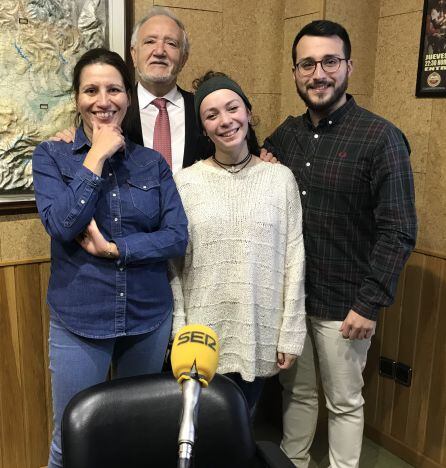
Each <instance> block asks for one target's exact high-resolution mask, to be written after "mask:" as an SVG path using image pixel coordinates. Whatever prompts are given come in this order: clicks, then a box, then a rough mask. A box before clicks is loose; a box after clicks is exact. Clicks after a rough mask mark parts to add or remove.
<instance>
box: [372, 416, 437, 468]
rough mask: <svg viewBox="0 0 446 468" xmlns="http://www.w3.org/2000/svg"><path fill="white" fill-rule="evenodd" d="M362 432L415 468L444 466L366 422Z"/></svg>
mask: <svg viewBox="0 0 446 468" xmlns="http://www.w3.org/2000/svg"><path fill="white" fill-rule="evenodd" d="M364 434H365V435H366V436H367V437H368V438H369V439H371V440H373V442H376V443H377V444H379V445H381V446H382V447H384V448H385V449H386V450H388V451H389V452H392V453H393V454H395V455H396V456H397V457H400V458H401V459H403V460H404V461H406V462H407V463H410V464H411V465H413V466H414V467H416V468H446V465H441V464H440V463H438V462H436V461H434V460H432V459H431V458H429V457H426V456H425V455H423V454H422V453H419V452H416V451H415V450H413V449H412V448H410V447H408V446H407V445H405V444H403V443H402V442H401V441H399V440H397V439H395V438H394V437H392V436H391V435H389V434H383V433H382V432H379V431H378V430H377V429H376V428H374V427H372V426H369V425H368V424H366V425H365V427H364Z"/></svg>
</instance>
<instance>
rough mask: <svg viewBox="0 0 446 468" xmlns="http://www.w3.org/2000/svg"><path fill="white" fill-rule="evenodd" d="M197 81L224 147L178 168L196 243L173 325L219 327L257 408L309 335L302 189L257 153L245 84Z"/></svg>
mask: <svg viewBox="0 0 446 468" xmlns="http://www.w3.org/2000/svg"><path fill="white" fill-rule="evenodd" d="M194 85H195V88H196V94H195V111H196V114H197V120H198V122H199V125H200V126H201V128H202V130H203V132H204V134H205V135H207V136H208V137H209V138H210V140H211V141H212V142H213V143H214V145H215V154H214V156H212V157H210V158H208V159H206V160H204V161H199V162H197V163H195V164H194V165H193V166H191V167H189V168H187V169H184V170H182V171H180V172H178V173H177V174H176V176H175V181H176V183H177V188H178V191H179V193H180V195H181V199H182V201H183V205H184V208H185V211H186V214H187V217H188V220H189V245H188V248H187V251H186V256H185V257H184V258H183V259H181V260H180V261H178V262H175V263H173V265H172V274H173V278H172V282H171V284H172V290H173V294H174V304H175V305H174V325H173V327H174V328H173V332H174V333H175V332H176V331H178V329H179V328H181V327H182V326H184V325H186V324H190V323H200V324H204V325H208V326H210V327H211V328H213V329H214V330H215V331H216V333H217V335H218V336H219V338H220V345H221V348H220V359H219V367H218V372H219V373H222V374H226V375H228V376H229V377H230V378H232V379H233V380H234V381H235V382H236V383H237V384H238V385H239V386H240V388H241V389H242V391H243V393H244V395H245V397H246V399H247V402H248V405H249V407H250V410H251V413H252V414H253V411H254V408H255V405H256V402H257V401H258V399H259V397H260V393H261V390H262V387H263V382H264V378H265V377H269V376H272V375H274V374H276V373H277V372H279V370H280V369H287V368H288V367H290V366H291V365H292V364H293V362H294V360H295V359H296V357H297V356H298V355H300V354H301V352H302V347H303V343H304V338H305V334H306V327H305V293H304V279H305V268H304V262H305V256H304V244H303V239H302V209H301V204H300V198H299V191H298V187H297V184H296V181H295V178H294V176H293V174H292V172H291V171H290V170H289V169H288V168H286V167H284V166H282V165H280V164H270V163H266V162H263V161H261V160H260V158H259V157H258V156H257V154H259V147H258V144H257V140H256V137H255V133H254V131H253V129H252V126H251V103H250V102H249V100H248V98H247V97H246V95H245V94H244V92H243V91H242V89H241V88H240V86H239V85H238V84H237V83H235V82H234V81H233V80H231V79H230V78H229V77H228V76H226V75H224V74H222V73H215V72H208V73H207V74H206V75H204V76H203V77H202V78H199V79H198V80H195V82H194Z"/></svg>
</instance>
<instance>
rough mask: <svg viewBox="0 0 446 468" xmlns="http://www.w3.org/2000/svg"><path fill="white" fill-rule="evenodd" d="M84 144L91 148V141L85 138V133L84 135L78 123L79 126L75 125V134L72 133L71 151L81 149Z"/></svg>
mask: <svg viewBox="0 0 446 468" xmlns="http://www.w3.org/2000/svg"><path fill="white" fill-rule="evenodd" d="M84 146H88V147H89V148H91V143H90V140H89V139H88V138H87V135H85V132H84V129H83V127H82V124H81V125H79V127H77V129H76V134H75V135H74V141H73V152H76V151H80V150H82V149H83V148H84Z"/></svg>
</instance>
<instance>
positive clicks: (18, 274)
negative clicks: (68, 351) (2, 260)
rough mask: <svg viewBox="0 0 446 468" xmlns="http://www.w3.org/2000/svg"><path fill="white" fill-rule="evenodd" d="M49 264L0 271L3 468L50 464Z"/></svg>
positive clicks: (0, 466) (0, 454) (0, 465)
mask: <svg viewBox="0 0 446 468" xmlns="http://www.w3.org/2000/svg"><path fill="white" fill-rule="evenodd" d="M48 278H49V261H48V260H45V261H33V262H30V263H26V262H25V263H21V264H16V265H6V266H0V334H1V336H0V468H37V467H40V466H43V465H46V463H47V461H48V443H49V437H50V430H51V428H50V426H51V422H50V421H51V397H50V394H51V390H50V380H49V373H48V346H47V342H48V313H47V308H46V301H45V296H46V289H47V284H48Z"/></svg>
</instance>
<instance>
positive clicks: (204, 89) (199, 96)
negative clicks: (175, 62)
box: [194, 75, 252, 129]
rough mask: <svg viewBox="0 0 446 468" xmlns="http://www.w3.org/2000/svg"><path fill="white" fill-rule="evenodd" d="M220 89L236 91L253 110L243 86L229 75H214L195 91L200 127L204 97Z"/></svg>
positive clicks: (196, 114) (196, 113)
mask: <svg viewBox="0 0 446 468" xmlns="http://www.w3.org/2000/svg"><path fill="white" fill-rule="evenodd" d="M219 89H230V90H231V91H234V93H236V94H238V95H239V96H240V97H241V98H242V99H243V102H244V103H245V104H246V107H247V108H248V109H249V110H251V108H252V106H251V103H250V102H249V99H248V98H247V97H246V95H245V93H244V92H243V91H242V88H240V86H239V85H238V84H237V83H236V82H235V81H233V80H231V78H228V77H227V76H220V75H217V76H213V77H212V78H209V79H208V80H206V81H204V82H203V83H202V84H201V85H200V87H199V88H198V89H197V91H196V92H195V97H194V106H195V116H196V118H197V122H198V127H199V128H200V129H201V128H202V125H201V119H200V106H201V103H202V102H203V99H204V98H205V97H206V96H207V95H208V94H211V93H213V92H214V91H217V90H219Z"/></svg>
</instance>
